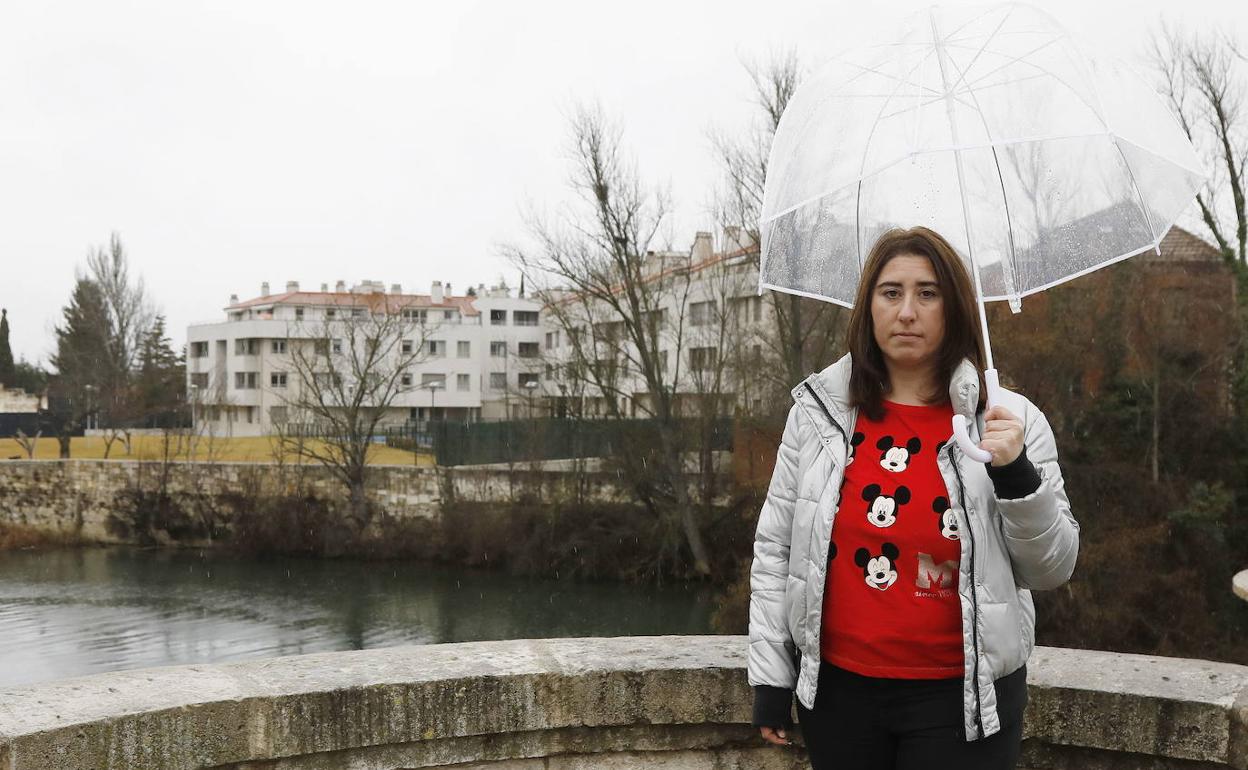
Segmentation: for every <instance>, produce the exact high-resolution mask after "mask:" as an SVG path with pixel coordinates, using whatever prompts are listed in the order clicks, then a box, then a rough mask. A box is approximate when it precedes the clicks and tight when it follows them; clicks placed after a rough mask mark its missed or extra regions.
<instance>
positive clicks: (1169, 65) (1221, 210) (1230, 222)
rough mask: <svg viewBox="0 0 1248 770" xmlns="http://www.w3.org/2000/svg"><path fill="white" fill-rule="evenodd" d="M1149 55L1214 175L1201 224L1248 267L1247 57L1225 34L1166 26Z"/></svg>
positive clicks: (1203, 195) (1202, 198)
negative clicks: (1247, 203) (1247, 186)
mask: <svg viewBox="0 0 1248 770" xmlns="http://www.w3.org/2000/svg"><path fill="white" fill-rule="evenodd" d="M1148 54H1149V58H1150V59H1151V62H1152V65H1153V67H1154V69H1155V70H1156V71H1157V72H1158V74H1159V75H1160V76H1161V89H1162V92H1163V93H1164V94H1165V96H1166V98H1167V100H1168V101H1169V104H1170V109H1171V110H1172V111H1173V112H1174V113H1175V116H1176V117H1177V118H1178V121H1179V125H1180V126H1182V128H1183V131H1184V132H1185V133H1186V134H1187V136H1188V138H1189V139H1191V140H1192V143H1193V144H1194V145H1195V146H1196V150H1197V152H1198V153H1200V154H1201V155H1203V156H1204V157H1205V159H1206V160H1207V161H1208V163H1209V167H1210V169H1211V170H1212V172H1213V176H1212V178H1211V179H1210V181H1209V185H1208V186H1207V187H1206V188H1205V189H1204V190H1202V191H1201V192H1200V193H1199V194H1198V195H1197V196H1196V203H1197V205H1198V206H1199V207H1200V217H1201V221H1203V222H1204V224H1205V226H1206V227H1207V228H1208V229H1209V232H1210V234H1211V235H1212V236H1213V239H1214V240H1215V241H1216V242H1217V244H1218V248H1220V249H1221V250H1222V253H1223V254H1224V255H1225V256H1226V257H1227V259H1229V260H1231V261H1232V262H1234V263H1236V264H1238V265H1240V266H1248V210H1246V208H1245V201H1244V184H1245V179H1244V170H1245V161H1246V160H1248V114H1246V113H1245V111H1244V110H1245V103H1244V95H1245V91H1244V88H1245V83H1244V77H1243V72H1242V67H1243V66H1244V60H1245V56H1244V53H1243V51H1242V50H1241V49H1240V48H1239V47H1238V45H1237V43H1236V41H1235V40H1234V39H1233V38H1232V37H1230V36H1229V35H1228V34H1227V33H1226V32H1223V31H1214V32H1209V33H1204V34H1198V33H1193V32H1188V31H1186V30H1182V29H1179V28H1176V27H1173V26H1170V25H1168V24H1164V23H1163V24H1162V26H1161V28H1160V30H1159V31H1157V32H1155V33H1154V34H1153V36H1152V39H1151V41H1150V47H1149V51H1148ZM1228 198H1229V200H1228Z"/></svg>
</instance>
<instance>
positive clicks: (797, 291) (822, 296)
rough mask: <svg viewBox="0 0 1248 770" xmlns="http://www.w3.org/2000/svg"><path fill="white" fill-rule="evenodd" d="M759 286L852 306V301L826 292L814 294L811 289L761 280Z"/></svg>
mask: <svg viewBox="0 0 1248 770" xmlns="http://www.w3.org/2000/svg"><path fill="white" fill-rule="evenodd" d="M759 286H760V288H763V289H771V290H773V291H782V292H784V293H785V294H795V295H797V296H799V297H809V298H810V299H817V300H820V301H821V302H831V303H833V304H836V305H840V306H841V307H847V308H850V309H851V310H852V309H853V307H854V303H852V302H846V301H845V300H843V299H836V298H835V297H829V296H827V295H826V294H816V293H815V292H813V291H802V290H801V289H793V288H789V287H788V286H777V285H776V284H774V283H767V282H766V281H763V282H761V283H760V284H759Z"/></svg>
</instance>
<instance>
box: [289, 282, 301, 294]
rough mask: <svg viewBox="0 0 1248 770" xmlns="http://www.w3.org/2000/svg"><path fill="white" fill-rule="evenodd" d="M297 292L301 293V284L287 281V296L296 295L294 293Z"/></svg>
mask: <svg viewBox="0 0 1248 770" xmlns="http://www.w3.org/2000/svg"><path fill="white" fill-rule="evenodd" d="M297 291H299V282H298V281H287V282H286V293H287V294H294V293H295V292H297Z"/></svg>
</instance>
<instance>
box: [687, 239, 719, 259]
mask: <svg viewBox="0 0 1248 770" xmlns="http://www.w3.org/2000/svg"><path fill="white" fill-rule="evenodd" d="M714 255H715V244H714V242H712V240H711V234H710V233H708V232H706V231H701V232H699V233H698V234H697V235H695V236H694V237H693V249H692V250H691V251H690V253H689V259H690V261H692V262H694V263H695V264H696V263H698V262H704V261H706V260H708V259H710V258H711V257H713V256H714Z"/></svg>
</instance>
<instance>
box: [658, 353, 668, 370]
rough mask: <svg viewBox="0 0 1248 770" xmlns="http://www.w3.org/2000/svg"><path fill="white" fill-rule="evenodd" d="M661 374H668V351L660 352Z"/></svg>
mask: <svg viewBox="0 0 1248 770" xmlns="http://www.w3.org/2000/svg"><path fill="white" fill-rule="evenodd" d="M659 373H660V374H667V351H666V350H660V351H659Z"/></svg>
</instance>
